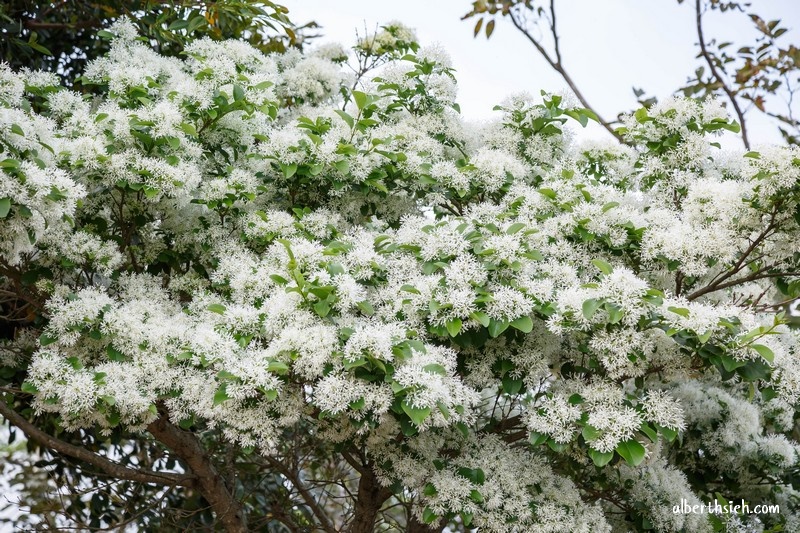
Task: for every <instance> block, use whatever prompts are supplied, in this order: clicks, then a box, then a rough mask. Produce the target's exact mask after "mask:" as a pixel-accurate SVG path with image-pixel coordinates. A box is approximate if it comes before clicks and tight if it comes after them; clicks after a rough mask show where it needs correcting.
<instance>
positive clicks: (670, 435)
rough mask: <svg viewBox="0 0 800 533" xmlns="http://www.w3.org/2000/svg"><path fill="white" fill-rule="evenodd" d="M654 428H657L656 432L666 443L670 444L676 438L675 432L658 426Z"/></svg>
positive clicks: (676, 433)
mask: <svg viewBox="0 0 800 533" xmlns="http://www.w3.org/2000/svg"><path fill="white" fill-rule="evenodd" d="M656 428H658V432H659V433H661V434H662V435H663V436H664V438H665V439H667V442H672V441H673V440H675V437H677V436H678V432H677V430H674V429H670V428H665V427H662V426H659V425H658V424H656Z"/></svg>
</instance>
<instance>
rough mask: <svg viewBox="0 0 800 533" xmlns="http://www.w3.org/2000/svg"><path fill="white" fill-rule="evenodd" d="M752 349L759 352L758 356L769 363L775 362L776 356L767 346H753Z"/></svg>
mask: <svg viewBox="0 0 800 533" xmlns="http://www.w3.org/2000/svg"><path fill="white" fill-rule="evenodd" d="M750 347H751V348H752V349H754V350H755V351H756V352H758V355H760V356H761V357H763V358H764V359H765V360H766V361H767V362H769V363H771V362H773V361H774V360H775V354H774V353H773V352H772V350H770V349H769V348H768V347H767V346H764V345H763V344H751V345H750Z"/></svg>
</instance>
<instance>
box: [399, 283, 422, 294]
mask: <svg viewBox="0 0 800 533" xmlns="http://www.w3.org/2000/svg"><path fill="white" fill-rule="evenodd" d="M400 290H401V291H403V292H410V293H411V294H420V292H419V290H417V288H416V287H414V286H413V285H408V284H406V285H403V286H402V287H400Z"/></svg>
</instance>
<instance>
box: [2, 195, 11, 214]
mask: <svg viewBox="0 0 800 533" xmlns="http://www.w3.org/2000/svg"><path fill="white" fill-rule="evenodd" d="M9 211H11V198H0V218H6V217H7V216H8V212H9Z"/></svg>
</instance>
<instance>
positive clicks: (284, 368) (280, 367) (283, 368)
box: [267, 361, 289, 375]
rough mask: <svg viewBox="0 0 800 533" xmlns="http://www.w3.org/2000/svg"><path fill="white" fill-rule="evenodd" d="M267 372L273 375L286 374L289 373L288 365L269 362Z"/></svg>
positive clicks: (279, 362)
mask: <svg viewBox="0 0 800 533" xmlns="http://www.w3.org/2000/svg"><path fill="white" fill-rule="evenodd" d="M267 370H268V371H270V372H272V373H274V374H281V375H282V374H286V373H288V372H289V365H287V364H286V363H284V362H283V361H270V362H269V364H268V365H267Z"/></svg>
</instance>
